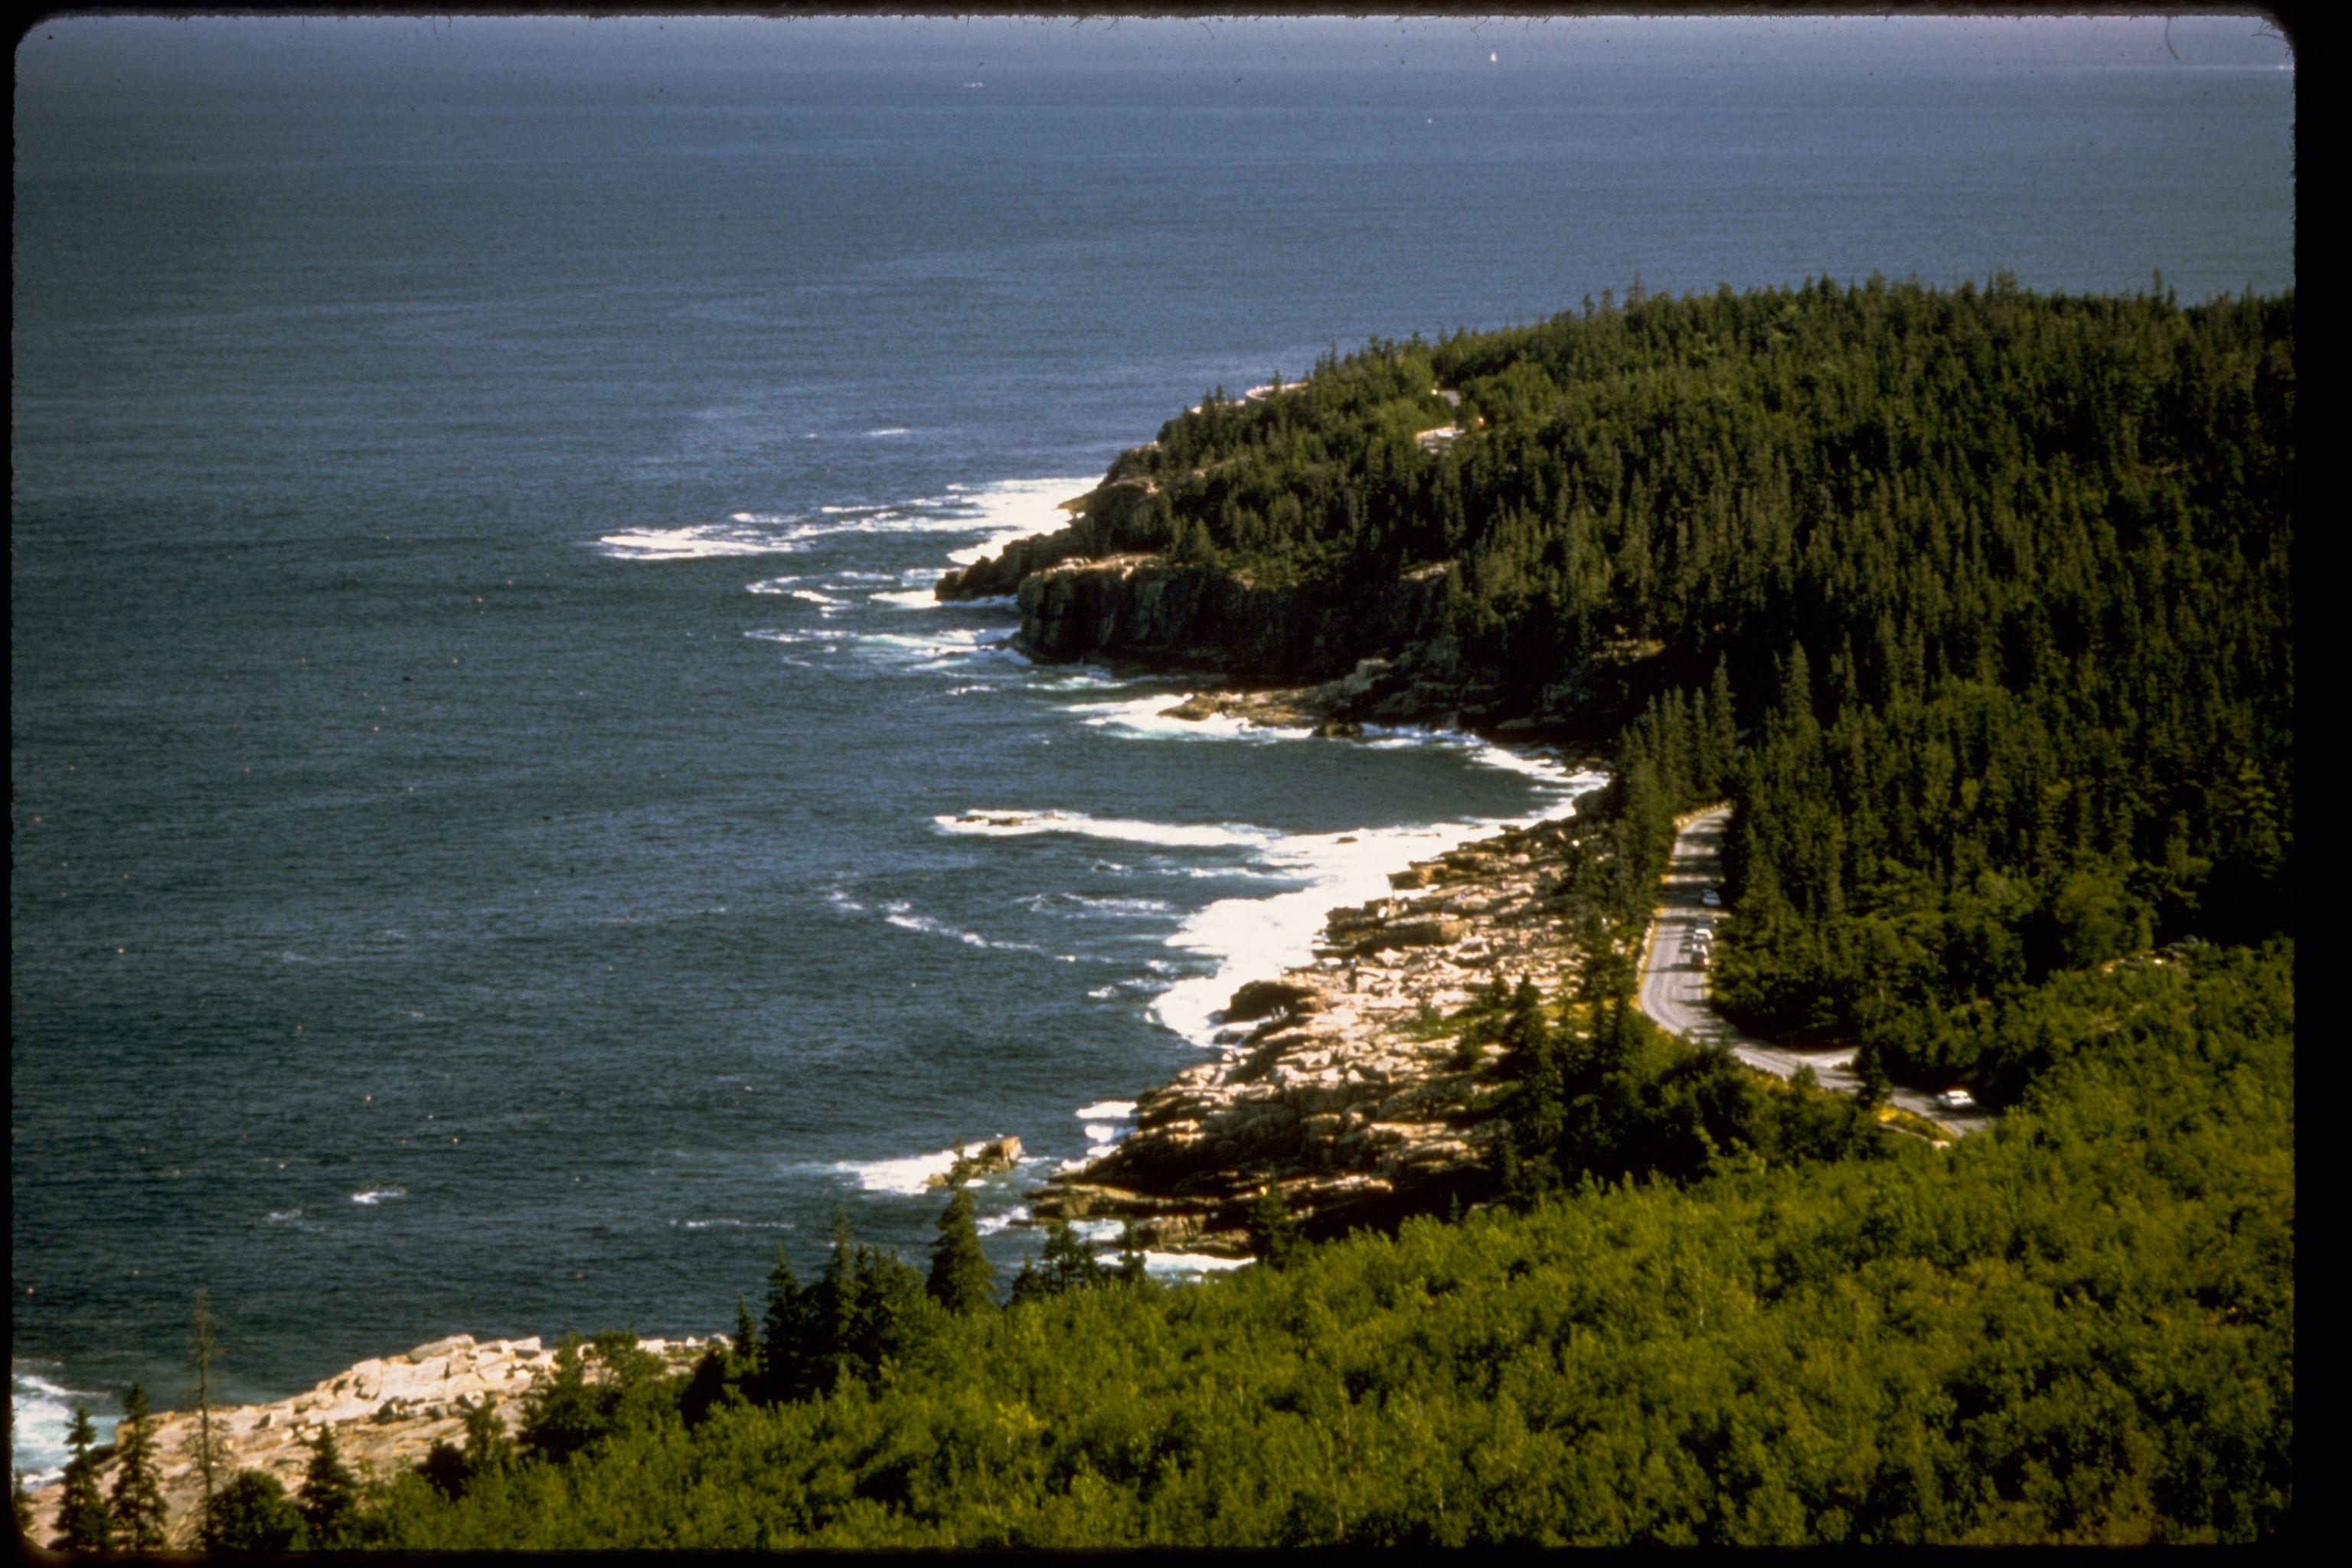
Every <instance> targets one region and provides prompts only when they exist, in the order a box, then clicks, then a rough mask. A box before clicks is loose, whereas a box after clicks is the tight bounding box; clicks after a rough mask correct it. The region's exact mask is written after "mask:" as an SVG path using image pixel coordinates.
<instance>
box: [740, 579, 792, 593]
mask: <svg viewBox="0 0 2352 1568" xmlns="http://www.w3.org/2000/svg"><path fill="white" fill-rule="evenodd" d="M799 581H800V579H799V578H797V577H767V578H763V579H761V581H759V582H757V583H747V584H744V585H743V591H744V592H745V593H747V594H781V593H782V592H784V590H786V589H787V588H790V587H791V586H792V585H793V584H795V583H797V582H799Z"/></svg>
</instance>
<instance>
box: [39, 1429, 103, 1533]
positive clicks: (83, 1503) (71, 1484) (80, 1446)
mask: <svg viewBox="0 0 2352 1568" xmlns="http://www.w3.org/2000/svg"><path fill="white" fill-rule="evenodd" d="M97 1440H98V1431H97V1428H96V1427H95V1426H92V1425H91V1423H90V1419H89V1407H88V1406H86V1405H76V1406H75V1407H74V1416H73V1426H72V1427H71V1428H70V1429H68V1432H67V1434H66V1443H67V1445H68V1447H71V1448H72V1449H73V1458H70V1459H68V1460H67V1461H66V1475H65V1483H66V1484H65V1494H64V1495H63V1496H62V1497H60V1498H59V1499H58V1531H59V1533H58V1537H57V1539H56V1540H54V1541H52V1542H49V1544H50V1545H51V1546H53V1547H55V1548H57V1549H58V1551H60V1552H110V1551H112V1550H113V1549H114V1521H113V1519H112V1517H111V1516H110V1515H109V1514H108V1512H107V1511H106V1503H105V1501H104V1500H103V1499H101V1498H100V1496H99V1490H98V1461H97V1460H96V1459H94V1458H91V1457H90V1445H91V1444H93V1443H95V1442H96V1441H97Z"/></svg>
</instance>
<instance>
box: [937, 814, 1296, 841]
mask: <svg viewBox="0 0 2352 1568" xmlns="http://www.w3.org/2000/svg"><path fill="white" fill-rule="evenodd" d="M931 820H932V821H933V822H934V823H937V824H938V825H939V827H940V831H941V832H943V833H966V834H971V835H974V836H977V837H982V838H1022V837H1029V836H1030V835H1033V834H1038V833H1068V834H1074V835H1076V836H1077V837H1084V838H1108V839H1114V840H1117V841H1119V842H1121V843H1128V844H1157V845H1161V846H1164V847H1168V848H1171V849H1219V848H1227V847H1247V848H1265V847H1267V846H1268V845H1270V844H1272V843H1274V842H1275V835H1273V834H1271V833H1268V832H1267V831H1266V830H1265V829H1264V828H1262V827H1244V826H1203V825H1195V824H1190V823H1166V822H1134V821H1129V820H1127V819H1125V818H1120V817H1098V816H1087V814H1086V813H1085V812H1083V811H968V812H966V813H964V814H963V815H962V816H935V817H933V818H931Z"/></svg>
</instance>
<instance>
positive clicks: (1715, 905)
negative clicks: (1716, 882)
mask: <svg viewBox="0 0 2352 1568" xmlns="http://www.w3.org/2000/svg"><path fill="white" fill-rule="evenodd" d="M1698 901H1699V902H1700V903H1702V904H1705V905H1706V907H1707V908H1708V909H1711V910H1714V909H1720V908H1722V907H1723V895H1722V894H1721V893H1718V892H1717V891H1716V890H1715V889H1713V888H1709V889H1707V890H1706V892H1704V893H1701V894H1700V895H1699V896H1698Z"/></svg>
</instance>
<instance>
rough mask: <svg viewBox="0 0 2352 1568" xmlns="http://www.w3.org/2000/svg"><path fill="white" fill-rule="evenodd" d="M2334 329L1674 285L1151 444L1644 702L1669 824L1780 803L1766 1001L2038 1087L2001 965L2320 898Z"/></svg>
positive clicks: (2118, 309) (1231, 529)
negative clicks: (2303, 688)
mask: <svg viewBox="0 0 2352 1568" xmlns="http://www.w3.org/2000/svg"><path fill="white" fill-rule="evenodd" d="M2294 379H2295V377H2294V300H2293V299H2292V297H2291V296H2289V297H2286V298H2283V299H2273V300H2261V299H2255V300H2226V299H2225V300H2217V301H2215V302H2213V303H2211V304H2209V305H2205V306H2199V307H2190V308H2182V307H2179V306H2178V305H2176V304H2175V303H2174V302H2173V301H2172V300H2170V299H2169V298H2168V297H2165V296H2161V295H2155V296H2146V297H2139V298H2132V299H2117V298H2069V297H2063V296H2055V297H2053V296H2043V295H2037V294H2032V293H2029V292H2026V291H2023V290H2021V289H2016V288H2015V287H2013V286H2011V284H2009V283H2007V282H2006V281H1997V282H1996V284H1995V285H1994V286H1993V287H1992V288H1990V289H1974V288H1970V287H1963V288H1961V289H1958V290H1955V291H1949V292H1945V291H1938V290H1934V289H1923V288H1920V287H1918V286H1916V285H1908V284H1906V285H1902V286H1885V285H1882V284H1880V283H1878V282H1876V281H1875V280H1874V281H1873V282H1871V283H1870V284H1868V285H1867V286H1864V287H1861V288H1853V289H1843V288H1839V287H1836V286H1833V285H1831V284H1828V283H1826V282H1824V283H1822V284H1818V285H1813V286H1809V287H1807V288H1805V289H1800V290H1796V291H1793V292H1791V291H1783V290H1766V291H1760V292H1756V293H1749V294H1734V293H1732V292H1730V291H1729V290H1723V291H1720V292H1718V293H1717V294H1715V295H1712V296H1708V297H1706V298H1696V299H1682V300H1675V299H1668V298H1663V297H1638V296H1637V297H1635V298H1633V299H1632V300H1629V301H1628V302H1627V303H1626V304H1625V305H1624V306H1623V307H1622V308H1608V309H1601V310H1591V309H1590V308H1588V310H1587V311H1586V312H1585V313H1584V314H1581V315H1576V316H1568V317H1562V318H1559V319H1558V320H1555V321H1549V322H1547V323H1544V324H1542V325H1539V326H1533V327H1527V328H1522V329H1517V330H1512V331H1498V332H1486V333H1475V334H1465V335H1463V336H1459V337H1454V338H1451V339H1448V340H1446V341H1444V342H1440V343H1438V344H1435V345H1433V346H1425V345H1422V344H1418V343H1414V344H1404V345H1398V344H1375V345H1373V346H1372V347H1371V348H1370V349H1369V350H1367V351H1366V352H1364V353H1360V354H1357V355H1355V356H1352V357H1350V358H1349V359H1347V360H1344V361H1333V362H1328V363H1324V364H1322V365H1319V366H1318V368H1317V371H1316V374H1314V375H1312V376H1310V377H1309V378H1308V379H1307V381H1305V382H1304V383H1302V384H1298V385H1297V386H1295V387H1289V388H1277V389H1276V390H1274V391H1272V392H1271V393H1261V394H1260V395H1257V396H1255V397H1253V398H1250V399H1248V400H1245V401H1241V402H1234V401H1229V400H1226V399H1223V397H1221V396H1220V395H1216V394H1212V395H1210V396H1209V397H1208V398H1206V399H1205V400H1204V402H1203V404H1202V406H1201V407H1200V408H1199V409H1197V410H1195V411H1193V412H1191V413H1188V414H1186V415H1185V416H1181V417H1180V418H1177V419H1175V420H1172V421H1171V422H1170V423H1169V424H1168V425H1167V426H1164V427H1163V428H1162V429H1161V431H1160V436H1159V437H1158V439H1157V440H1156V441H1155V442H1153V443H1151V444H1150V445H1149V446H1146V447H1139V448H1137V449H1135V450H1133V451H1130V452H1129V453H1127V454H1125V455H1124V456H1122V458H1120V460H1119V462H1118V464H1117V465H1116V466H1115V467H1114V468H1113V469H1112V475H1113V477H1114V479H1121V478H1124V479H1137V480H1143V481H1148V482H1149V484H1150V486H1151V487H1152V488H1153V489H1154V490H1155V492H1156V493H1154V494H1153V495H1152V496H1151V498H1150V504H1149V506H1148V508H1146V509H1145V510H1146V511H1147V515H1146V516H1145V517H1144V518H1143V519H1142V520H1140V521H1138V522H1131V523H1130V524H1129V527H1130V529H1139V530H1140V531H1142V533H1144V534H1145V535H1147V536H1149V535H1150V534H1151V533H1153V532H1154V531H1157V532H1158V533H1159V534H1160V536H1162V538H1163V540H1164V542H1165V544H1166V547H1167V549H1168V551H1169V552H1170V553H1171V555H1173V556H1175V557H1176V558H1179V559H1184V560H1190V561H1193V562H1196V563H1204V564H1205V563H1213V564H1216V565H1219V566H1222V567H1224V568H1226V569H1229V570H1233V571H1236V572H1238V573H1241V574H1246V575H1247V576H1249V577H1250V578H1251V579H1252V580H1253V581H1255V582H1261V583H1274V582H1290V583H1298V584H1308V585H1310V587H1311V590H1312V592H1313V593H1314V594H1316V595H1321V596H1338V597H1339V598H1340V599H1342V600H1344V599H1345V598H1346V597H1347V596H1348V595H1349V594H1351V593H1352V594H1360V595H1367V596H1368V598H1367V602H1368V603H1369V602H1370V598H1369V596H1370V595H1374V594H1375V593H1376V592H1377V591H1378V590H1379V588H1380V587H1381V585H1383V584H1391V583H1393V582H1395V581H1396V580H1397V579H1398V578H1400V577H1401V576H1407V575H1410V574H1414V573H1416V572H1427V571H1431V570H1442V571H1443V572H1444V579H1445V590H1444V614H1443V619H1442V623H1441V624H1440V625H1439V626H1435V627H1432V628H1429V631H1430V633H1431V634H1432V635H1430V636H1428V637H1424V638H1423V642H1422V644H1421V645H1420V646H1418V647H1412V648H1405V649H1393V650H1388V651H1396V652H1402V653H1403V654H1405V655H1406V656H1407V657H1408V658H1419V659H1420V660H1421V661H1422V662H1423V663H1424V664H1430V665H1434V666H1438V667H1441V668H1446V669H1449V670H1457V671H1460V672H1461V674H1460V677H1459V679H1460V680H1461V682H1462V683H1463V684H1464V685H1465V686H1479V685H1484V686H1486V687H1488V688H1491V689H1494V690H1495V691H1496V692H1497V693H1499V696H1498V698H1497V699H1496V703H1495V704H1491V705H1489V707H1488V709H1487V711H1488V712H1489V713H1490V714H1492V715H1495V716H1504V715H1510V714H1521V715H1526V714H1534V715H1537V716H1542V715H1544V714H1547V713H1550V712H1556V711H1568V710H1572V711H1576V712H1578V713H1580V715H1582V716H1583V718H1584V720H1585V721H1586V723H1587V724H1588V725H1590V724H1591V723H1593V722H1596V721H1598V722H1609V720H1608V718H1607V714H1608V711H1609V710H1608V708H1607V706H1606V705H1605V704H1604V705H1602V706H1601V707H1600V708H1598V709H1596V708H1595V707H1594V706H1593V705H1592V704H1591V703H1590V702H1583V703H1580V701H1579V699H1580V698H1581V697H1585V696H1589V695H1590V694H1591V693H1592V692H1593V691H1595V690H1603V689H1605V690H1606V691H1608V692H1612V693H1619V692H1631V693H1632V700H1633V702H1634V703H1636V704H1638V703H1641V702H1643V701H1644V700H1646V703H1647V707H1646V710H1644V711H1643V712H1642V713H1641V715H1640V717H1639V719H1638V721H1636V722H1635V724H1634V725H1633V728H1632V729H1631V730H1630V731H1629V732H1628V733H1627V734H1626V736H1625V739H1624V742H1623V761H1624V764H1625V765H1624V768H1623V771H1622V782H1623V788H1624V791H1625V796H1626V799H1625V802H1624V811H1625V814H1626V816H1627V818H1628V820H1629V822H1630V823H1631V824H1632V825H1633V827H1634V828H1635V830H1636V832H1635V838H1636V840H1637V841H1638V842H1639V844H1640V845H1642V846H1643V853H1642V854H1641V856H1640V857H1638V858H1639V860H1640V863H1641V864H1642V865H1643V866H1644V867H1647V866H1649V865H1650V864H1652V863H1654V861H1655V860H1656V859H1657V858H1659V857H1662V856H1663V854H1664V846H1665V838H1664V834H1665V826H1664V824H1665V819H1666V817H1667V816H1669V815H1670V814H1671V813H1672V812H1673V811H1674V810H1675V809H1678V808H1680V807H1682V806H1684V805H1689V804H1692V803H1693V802H1696V801H1697V800H1701V799H1704V798H1707V797H1709V796H1711V795H1717V794H1718V793H1727V794H1728V795H1731V796H1732V797H1733V798H1734V799H1735V800H1736V801H1737V802H1738V805H1739V807H1740V809H1739V810H1738V814H1737V816H1736V819H1735V829H1734V840H1733V846H1732V856H1733V866H1732V875H1733V879H1734V893H1735V899H1734V902H1735V904H1736V906H1737V908H1738V911H1739V913H1738V918H1737V919H1736V920H1735V921H1732V922H1731V923H1730V925H1729V927H1728V928H1727V931H1726V932H1725V936H1726V939H1727V941H1726V949H1725V952H1726V960H1725V963H1724V968H1723V973H1722V976H1721V984H1720V989H1721V990H1722V992H1723V993H1724V994H1725V996H1726V998H1727V1002H1728V1003H1729V1005H1731V1007H1732V1009H1733V1010H1734V1011H1735V1013H1736V1014H1737V1015H1738V1016H1740V1017H1741V1019H1742V1020H1743V1021H1744V1022H1746V1023H1748V1024H1749V1025H1750V1026H1754V1027H1756V1028H1758V1029H1759V1030H1761V1031H1763V1032H1766V1033H1769V1034H1779V1035H1783V1036H1786V1035H1792V1034H1807V1033H1813V1034H1821V1035H1827V1036H1834V1037H1844V1038H1851V1039H1856V1040H1859V1041H1862V1042H1864V1044H1866V1045H1867V1046H1869V1047H1871V1048H1872V1049H1873V1050H1874V1052H1876V1053H1878V1054H1879V1055H1880V1056H1881V1057H1882V1058H1884V1060H1885V1064H1886V1066H1887V1067H1888V1068H1890V1069H1892V1071H1893V1072H1894V1074H1895V1076H1896V1077H1897V1078H1901V1079H1909V1080H1914V1081H1919V1082H1923V1083H1924V1082H1935V1083H1937V1085H1938V1086H1940V1083H1941V1082H1942V1081H1946V1080H1949V1079H1954V1078H1969V1079H1977V1080H1979V1081H1980V1082H1981V1083H1982V1084H1983V1085H1984V1086H1985V1087H1986V1088H1988V1089H1990V1090H1991V1091H1992V1092H1993V1093H1994V1094H1995V1095H1997V1096H2006V1095H2011V1094H2013V1093H2014V1092H2015V1091H2016V1089H2017V1088H2018V1086H2019V1085H2020V1084H2021V1081H2022V1079H2023V1078H2024V1076H2026V1075H2027V1074H2028V1073H2029V1072H2030V1070H2031V1064H2030V1063H2029V1062H2027V1061H2026V1060H2024V1059H2023V1058H2021V1055H2020V1052H2021V1050H2026V1051H2027V1054H2028V1055H2030V1054H2031V1052H2030V1050H2028V1049H2027V1047H2021V1046H2020V1045H2018V1044H2017V1043H2016V1041H2015V1040H2014V1039H2013V1038H2012V1037H2013V1036H2014V1035H2015V1034H2016V1030H2015V1028H2014V1027H2013V1026H2012V1024H2011V1021H2009V1020H2008V1019H2007V1016H2006V1015H2005V1014H2004V1012H2003V1010H2002V999H2003V998H2006V997H2010V996H2012V995H2015V994H2019V993H2021V991H2022V990H2023V989H2024V988H2027V987H2030V986H2031V985H2032V984H2037V983H2039V982H2040V981H2041V980H2042V978H2043V977H2045V976H2047V975H2049V974H2051V973H2055V972H2058V971H2061V970H2064V969H2070V968H2078V967H2081V966H2084V965H2086V964H2093V963H2099V962H2101V961H2103V960H2105V959H2108V958H2112V957H2115V956H2116V955H2118V954H2120V953H2124V952H2132V951H2136V950H2138V949H2143V948H2146V947H2147V946H2149V945H2150V944H2151V943H2158V942H2170V941H2174V940H2177V939H2179V938H2182V937H2187V936H2198V937H2201V938H2204V939H2206V940H2210V941H2218V942H2249V941H2255V940H2259V939H2260V938H2262V937H2263V936H2264V935H2266V934H2269V933H2271V932H2273V931H2284V930H2286V929H2288V927H2289V925H2290V915H2289V899H2290V892H2291V876H2290V866H2291V864H2292V861H2293V858H2294V739H2293V713H2294V649H2293V609H2292V600H2291V597H2290V594H2289V586H2288V568H2289V562H2290V558H2291V553H2292V544H2293V527H2292V519H2291V510H2290V495H2289V483H2290V465H2291V462H2292V458H2293V453H2294V437H2293V420H2294ZM1416 437H1419V439H1416ZM1244 673H1246V672H1244ZM1621 712H1622V715H1623V716H1625V717H1632V716H1633V714H1632V711H1631V710H1630V708H1624V709H1621ZM1583 738H1584V739H1587V740H1589V741H1591V740H1601V739H1604V738H1605V737H1604V736H1601V735H1598V734H1587V735H1586V736H1584V737H1583Z"/></svg>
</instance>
